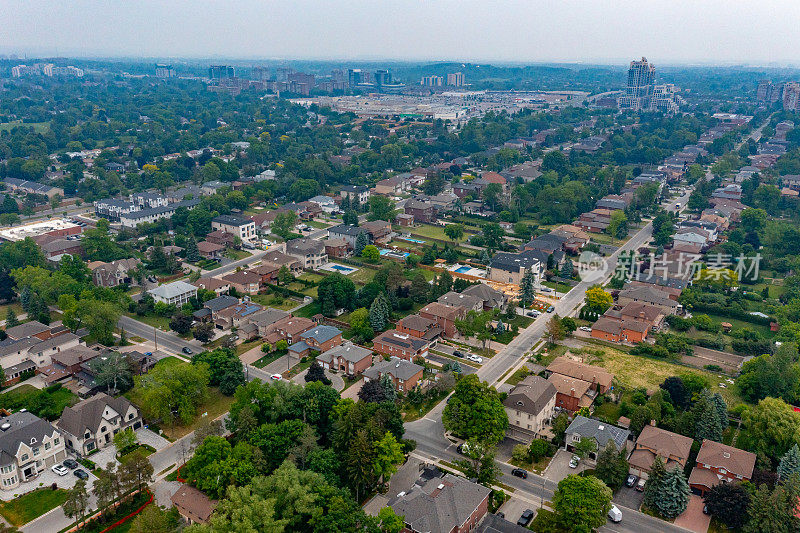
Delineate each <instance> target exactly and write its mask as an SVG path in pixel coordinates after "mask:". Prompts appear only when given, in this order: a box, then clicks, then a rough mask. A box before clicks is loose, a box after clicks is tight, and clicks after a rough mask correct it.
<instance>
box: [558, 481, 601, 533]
mask: <svg viewBox="0 0 800 533" xmlns="http://www.w3.org/2000/svg"><path fill="white" fill-rule="evenodd" d="M611 496H612V494H611V489H609V488H608V487H606V486H605V484H603V482H602V481H600V480H599V479H597V478H596V477H594V476H586V477H581V476H576V475H574V474H570V475H569V476H567V477H565V478H564V479H562V480H561V481H560V482H559V483H558V488H557V489H556V491H555V493H554V494H553V512H554V513H555V520H556V524H557V525H558V526H559V527H560V528H562V529H563V530H564V531H574V532H581V533H590V532H591V531H592V530H594V529H597V528H599V527H600V526H602V525H604V524H605V523H606V515H607V514H608V512H609V511H610V510H611Z"/></svg>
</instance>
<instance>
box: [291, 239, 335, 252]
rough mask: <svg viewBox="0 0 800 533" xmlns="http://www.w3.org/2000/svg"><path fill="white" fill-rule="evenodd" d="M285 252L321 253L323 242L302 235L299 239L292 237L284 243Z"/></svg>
mask: <svg viewBox="0 0 800 533" xmlns="http://www.w3.org/2000/svg"><path fill="white" fill-rule="evenodd" d="M286 252H287V253H289V254H291V253H292V252H294V253H299V254H303V255H307V254H309V253H311V254H321V253H324V252H325V243H324V242H322V241H318V240H316V239H309V238H307V237H303V238H300V239H292V240H291V241H288V242H287V243H286Z"/></svg>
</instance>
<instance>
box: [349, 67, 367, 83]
mask: <svg viewBox="0 0 800 533" xmlns="http://www.w3.org/2000/svg"><path fill="white" fill-rule="evenodd" d="M364 74H365V72H364V71H362V70H361V69H360V68H351V69H347V84H348V85H349V86H350V87H355V86H356V85H358V84H359V83H363V82H364V81H365V80H364V77H365V76H364Z"/></svg>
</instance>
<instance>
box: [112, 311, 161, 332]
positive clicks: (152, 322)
mask: <svg viewBox="0 0 800 533" xmlns="http://www.w3.org/2000/svg"><path fill="white" fill-rule="evenodd" d="M123 314H124V315H125V316H128V317H130V318H132V319H134V320H138V321H139V322H143V323H145V324H147V325H148V326H154V327H156V328H158V329H160V330H162V331H169V321H170V319H169V317H166V316H158V315H144V316H139V315H137V314H136V313H128V312H123Z"/></svg>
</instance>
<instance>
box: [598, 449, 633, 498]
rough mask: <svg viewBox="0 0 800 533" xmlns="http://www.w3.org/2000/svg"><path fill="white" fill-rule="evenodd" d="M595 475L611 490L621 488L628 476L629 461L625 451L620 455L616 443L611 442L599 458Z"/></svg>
mask: <svg viewBox="0 0 800 533" xmlns="http://www.w3.org/2000/svg"><path fill="white" fill-rule="evenodd" d="M594 474H595V475H596V476H597V477H598V478H599V479H600V480H601V481H602V482H603V483H605V484H606V485H607V486H608V487H609V488H610V489H611V490H617V489H618V488H620V487H621V486H622V484H623V483H624V482H625V478H626V477H627V476H628V461H627V460H626V459H625V455H624V450H623V452H622V453H620V452H619V451H617V447H616V446H615V445H614V442H613V441H610V440H609V441H608V444H606V446H605V448H603V451H601V452H600V455H598V456H597V467H596V468H595V470H594Z"/></svg>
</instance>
